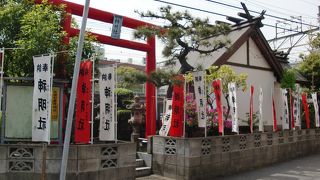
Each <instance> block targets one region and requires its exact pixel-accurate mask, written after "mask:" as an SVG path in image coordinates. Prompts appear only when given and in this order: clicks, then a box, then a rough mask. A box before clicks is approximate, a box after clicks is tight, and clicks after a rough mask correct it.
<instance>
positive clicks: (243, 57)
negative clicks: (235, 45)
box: [228, 42, 247, 64]
mask: <svg viewBox="0 0 320 180" xmlns="http://www.w3.org/2000/svg"><path fill="white" fill-rule="evenodd" d="M228 62H233V63H238V64H247V42H244V43H243V44H242V45H241V46H240V48H239V49H238V50H237V51H236V52H235V53H234V54H233V55H232V56H231V57H230V58H229V59H228Z"/></svg>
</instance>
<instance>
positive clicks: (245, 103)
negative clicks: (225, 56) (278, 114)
mask: <svg viewBox="0 0 320 180" xmlns="http://www.w3.org/2000/svg"><path fill="white" fill-rule="evenodd" d="M231 67H232V68H233V69H234V70H235V71H236V72H237V73H247V74H248V78H247V85H248V88H247V90H246V91H245V92H242V90H238V91H237V101H238V104H237V105H238V113H239V118H240V119H243V120H245V119H247V117H246V113H247V112H249V102H250V86H251V85H253V86H254V88H255V89H254V103H253V111H254V112H256V111H258V110H259V107H258V101H259V91H260V87H261V88H262V90H263V104H262V108H263V121H264V125H273V118H272V99H271V91H272V90H273V89H274V82H275V81H276V78H275V76H274V75H273V72H271V71H261V70H257V69H248V68H242V67H235V66H231ZM240 125H247V124H246V123H243V122H240Z"/></svg>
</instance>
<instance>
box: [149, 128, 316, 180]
mask: <svg viewBox="0 0 320 180" xmlns="http://www.w3.org/2000/svg"><path fill="white" fill-rule="evenodd" d="M319 152H320V129H309V130H294V131H292V130H290V131H281V132H276V133H272V132H271V133H254V134H240V135H228V136H216V137H208V138H185V139H184V138H170V137H161V136H154V137H153V139H152V153H153V172H154V173H155V174H159V175H162V176H165V177H169V178H174V179H212V178H213V177H217V176H224V175H227V174H228V175H229V174H233V173H238V172H241V171H246V170H250V169H254V168H257V167H262V166H265V165H268V164H272V163H276V162H281V161H285V160H288V159H292V158H295V157H299V156H304V155H308V154H311V153H319Z"/></svg>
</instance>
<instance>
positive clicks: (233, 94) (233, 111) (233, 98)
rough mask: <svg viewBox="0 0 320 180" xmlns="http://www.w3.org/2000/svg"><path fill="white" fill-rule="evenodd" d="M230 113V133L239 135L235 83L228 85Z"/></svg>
mask: <svg viewBox="0 0 320 180" xmlns="http://www.w3.org/2000/svg"><path fill="white" fill-rule="evenodd" d="M228 90H229V103H230V110H231V111H230V112H231V117H232V132H235V133H239V122H238V106H237V94H236V93H237V88H236V84H235V83H233V82H232V83H229V84H228Z"/></svg>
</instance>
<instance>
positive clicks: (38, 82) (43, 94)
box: [32, 55, 52, 143]
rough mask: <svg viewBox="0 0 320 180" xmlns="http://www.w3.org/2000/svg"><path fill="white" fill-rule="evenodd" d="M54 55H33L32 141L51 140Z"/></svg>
mask: <svg viewBox="0 0 320 180" xmlns="http://www.w3.org/2000/svg"><path fill="white" fill-rule="evenodd" d="M51 60H52V56H51V55H48V56H40V57H33V64H34V90H33V103H32V141H43V142H48V143H49V142H50V120H51Z"/></svg>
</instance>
